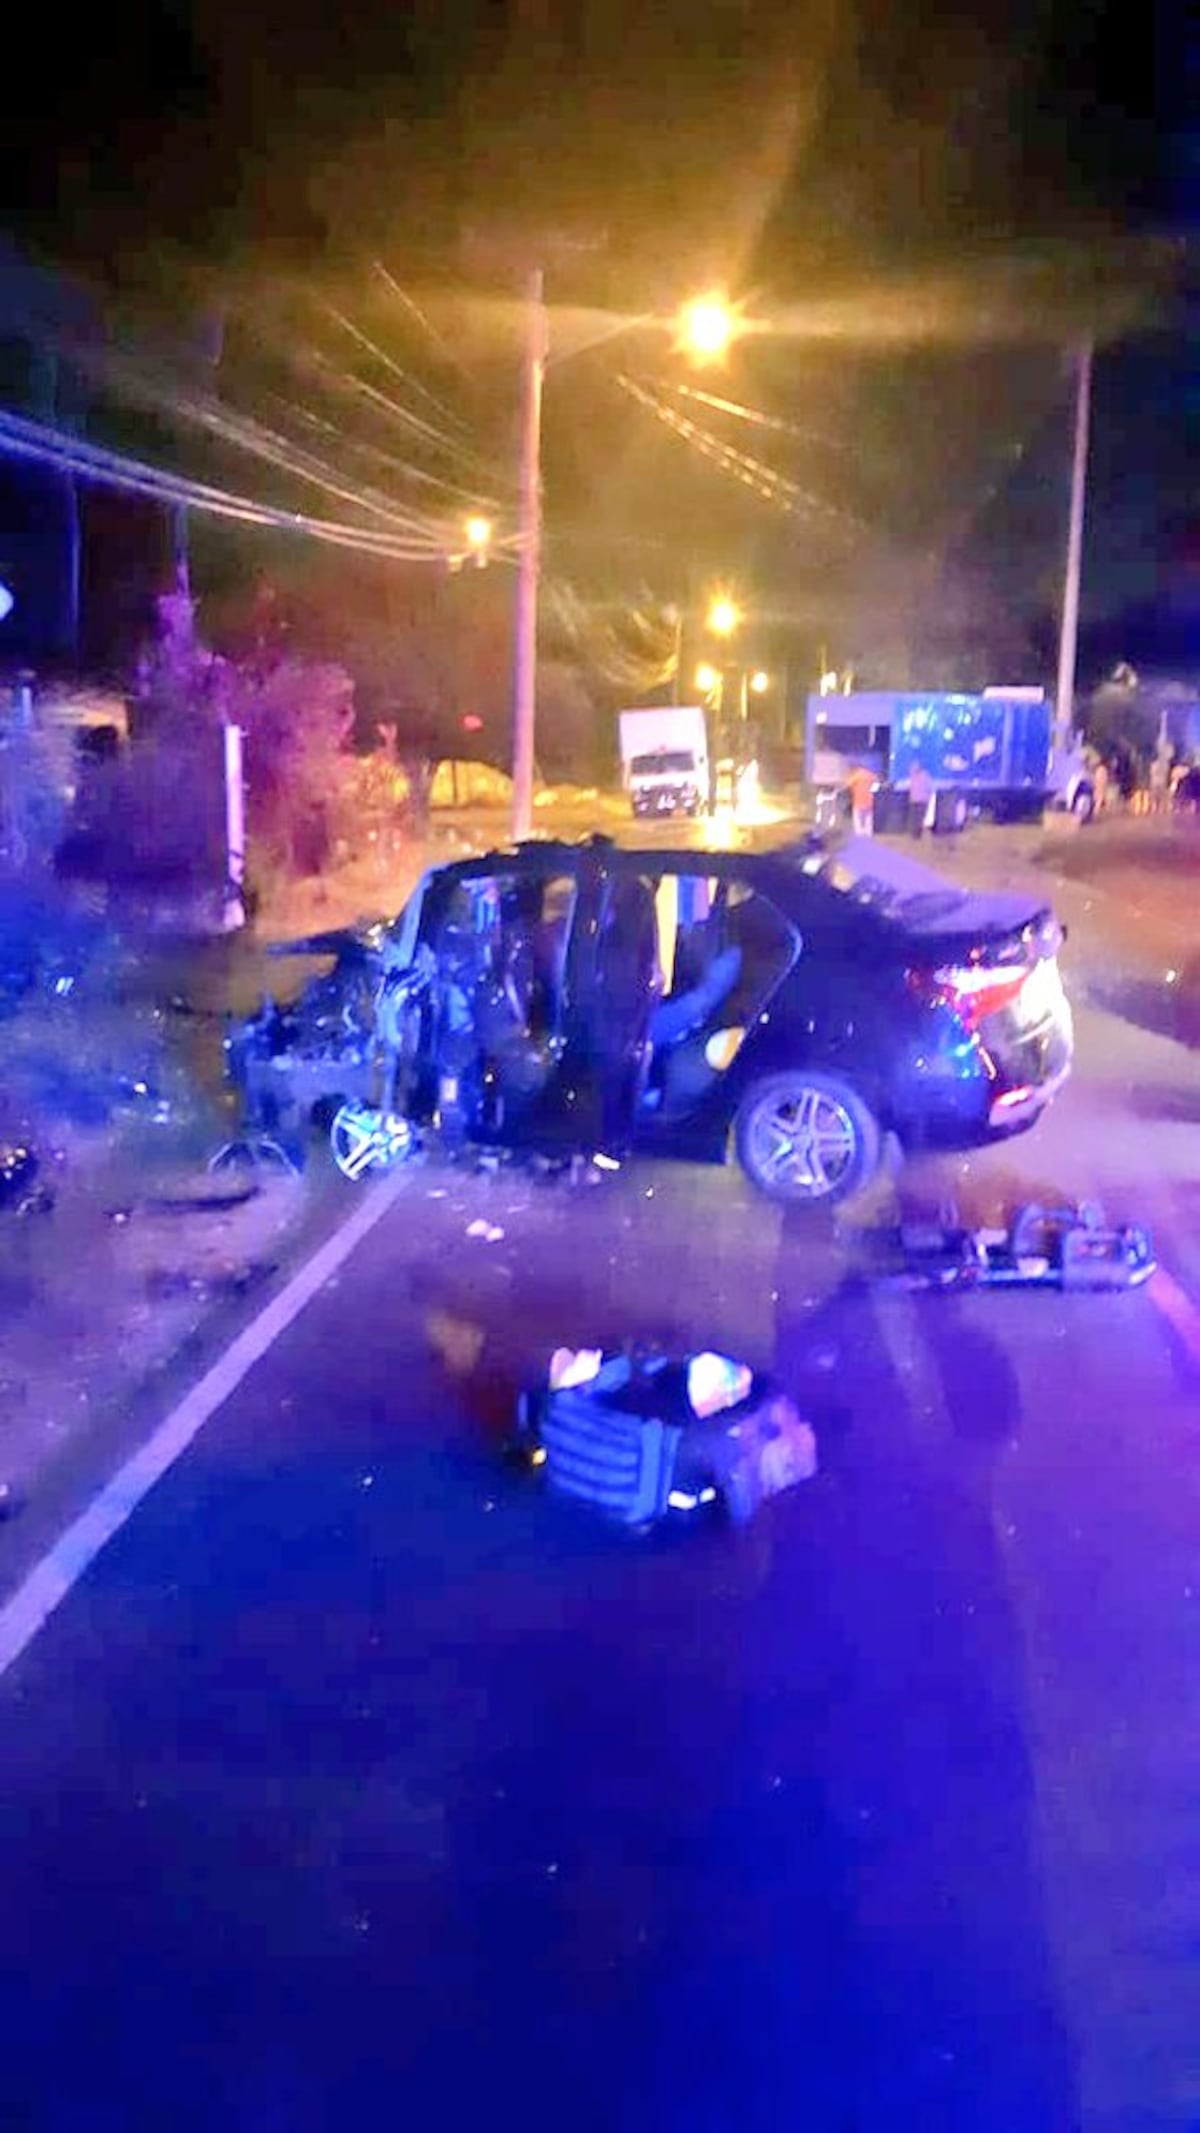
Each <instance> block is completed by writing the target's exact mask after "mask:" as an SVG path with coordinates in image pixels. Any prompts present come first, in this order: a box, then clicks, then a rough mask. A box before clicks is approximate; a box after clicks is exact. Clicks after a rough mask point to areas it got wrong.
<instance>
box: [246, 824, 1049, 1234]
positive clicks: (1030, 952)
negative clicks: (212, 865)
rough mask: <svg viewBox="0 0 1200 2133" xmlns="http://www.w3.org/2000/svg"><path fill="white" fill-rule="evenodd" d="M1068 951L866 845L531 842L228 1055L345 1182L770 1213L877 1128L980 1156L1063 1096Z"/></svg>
mask: <svg viewBox="0 0 1200 2133" xmlns="http://www.w3.org/2000/svg"><path fill="white" fill-rule="evenodd" d="M1062 937H1063V936H1062V930H1061V928H1060V927H1059V925H1058V924H1057V923H1056V921H1055V919H1054V916H1053V914H1052V912H1051V911H1050V910H1049V909H1048V908H1047V907H1046V906H1045V905H1044V904H1042V903H1040V902H1038V901H1037V900H1036V899H1034V898H1030V897H1023V896H1012V895H1004V896H1001V895H977V894H973V893H971V892H968V891H964V890H961V889H959V888H957V887H955V886H954V885H953V884H952V883H950V882H947V881H946V880H944V879H943V878H942V877H941V876H939V875H938V874H936V873H934V872H932V871H931V870H930V869H929V868H927V867H925V866H923V865H921V864H920V863H919V862H918V861H915V860H913V859H912V858H910V857H908V856H907V855H906V854H901V853H896V852H894V851H889V850H887V849H886V848H884V847H881V846H879V845H878V844H876V843H875V841H874V840H871V839H853V838H851V839H845V840H841V841H836V840H830V841H826V840H824V839H821V838H819V837H815V836H814V837H809V838H808V839H806V840H804V841H803V842H801V843H798V844H794V845H788V846H783V847H779V848H777V849H774V850H770V851H760V852H751V853H728V852H696V851H653V850H651V851H646V850H633V849H625V848H620V847H618V846H616V845H615V844H613V843H612V842H610V841H609V840H607V839H604V838H599V837H597V838H592V839H591V840H589V841H587V842H585V843H581V844H566V843H555V842H545V843H541V842H537V843H528V844H524V845H521V846H520V847H518V848H516V849H514V850H511V851H502V852H494V853H491V854H488V855H486V856H484V857H480V858H475V859H468V860H462V861H458V862H455V863H454V864H451V865H448V866H445V867H441V868H438V869H437V870H435V871H434V872H432V873H430V874H429V875H427V876H426V877H425V879H424V881H423V882H422V883H421V885H420V887H419V888H418V890H417V892H416V894H415V895H414V897H413V898H412V900H411V901H410V903H409V904H408V905H407V906H406V908H405V910H404V911H403V912H402V913H401V915H400V917H399V918H398V919H396V920H395V921H393V922H391V923H390V924H381V925H378V926H375V927H372V928H369V929H357V930H354V931H351V932H348V933H345V934H339V935H326V936H317V937H315V938H311V939H309V940H308V941H306V942H301V943H295V944H292V946H293V952H297V953H304V954H308V955H315V954H322V955H326V956H328V957H330V958H332V965H331V968H329V969H328V970H327V971H326V972H325V973H324V974H323V975H322V976H320V977H318V978H317V979H315V980H314V981H313V983H312V984H311V985H309V986H308V987H307V988H305V990H303V991H302V992H301V993H300V995H299V997H298V999H297V1000H296V1001H295V1003H294V1004H293V1005H292V1006H290V1007H283V1008H281V1007H278V1006H275V1005H273V1004H271V1003H268V1004H267V1006H266V1007H264V1009H263V1011H262V1013H261V1014H259V1015H258V1016H255V1017H253V1018H251V1019H250V1020H249V1021H248V1022H246V1023H243V1024H242V1025H241V1026H240V1027H239V1028H238V1029H237V1030H236V1031H234V1032H233V1033H232V1035H231V1037H230V1039H229V1063H230V1071H231V1075H232V1077H233V1079H234V1080H235V1081H236V1082H237V1083H238V1085H239V1086H240V1087H241V1089H242V1091H243V1095H244V1100H245V1104H246V1110H247V1119H248V1123H249V1127H250V1130H257V1131H269V1132H275V1133H279V1132H283V1131H298V1130H300V1129H301V1128H302V1127H304V1126H305V1125H306V1124H307V1123H308V1122H310V1121H315V1122H316V1123H317V1124H319V1125H321V1126H323V1127H325V1128H326V1129H327V1130H328V1131H329V1133H330V1135H331V1141H332V1146H333V1152H334V1155H335V1158H336V1159H337V1161H338V1163H339V1165H340V1167H341V1168H342V1169H343V1170H345V1171H346V1172H347V1173H348V1174H349V1175H352V1176H357V1175H361V1174H363V1173H365V1172H366V1171H368V1170H370V1169H375V1168H381V1167H384V1166H385V1165H386V1164H387V1163H388V1162H390V1161H394V1160H395V1159H396V1158H397V1156H398V1155H401V1154H403V1153H404V1152H406V1150H407V1149H408V1148H409V1147H410V1146H411V1145H412V1144H413V1137H414V1134H415V1135H419V1134H421V1133H422V1132H436V1133H437V1134H439V1135H440V1136H441V1137H442V1139H443V1140H444V1141H446V1142H449V1143H450V1144H456V1143H457V1144H462V1143H468V1142H469V1143H471V1144H474V1145H478V1146H484V1147H489V1146H490V1147H497V1148H505V1147H508V1148H512V1149H523V1150H529V1151H539V1152H543V1153H546V1154H548V1155H563V1156H568V1155H570V1154H572V1153H577V1152H583V1153H588V1154H594V1153H596V1152H599V1151H604V1152H605V1153H606V1154H607V1156H608V1157H609V1158H610V1159H615V1158H618V1157H622V1156H624V1155H626V1154H628V1153H631V1152H638V1151H644V1152H646V1153H648V1154H653V1155H657V1156H679V1157H684V1158H687V1159H690V1160H699V1161H707V1162H721V1161H724V1160H725V1159H726V1157H727V1154H728V1152H729V1150H730V1148H731V1147H732V1149H733V1150H734V1151H735V1152H736V1155H737V1158H738V1160H739V1161H740V1163H741V1165H742V1167H743V1169H744V1170H745V1171H746V1173H747V1175H748V1176H749V1177H750V1178H751V1179H752V1180H753V1182H754V1183H755V1185H757V1186H758V1187H759V1188H760V1189H761V1190H762V1191H764V1192H765V1193H767V1194H768V1195H769V1196H770V1197H772V1198H774V1199H777V1200H780V1201H784V1202H789V1203H794V1204H800V1205H812V1204H820V1203H826V1204H829V1203H832V1202H835V1201H837V1200H840V1199H842V1198H845V1197H846V1196H848V1195H849V1194H851V1193H853V1192H855V1191H857V1190H859V1189H860V1188H861V1187H863V1186H864V1185H866V1184H867V1183H868V1182H869V1180H870V1179H871V1177H872V1176H873V1174H874V1173H875V1171H876V1168H877V1166H878V1164H879V1162H880V1159H881V1151H882V1147H883V1144H884V1138H885V1136H886V1135H889V1134H894V1135H895V1136H896V1137H897V1139H898V1140H899V1142H900V1145H901V1147H902V1148H903V1149H905V1150H912V1149H916V1148H929V1147H942V1148H969V1147H975V1146H978V1145H980V1144H982V1143H984V1142H987V1141H991V1140H994V1139H997V1138H1001V1137H1004V1136H1007V1135H1010V1134H1014V1133H1017V1132H1020V1131H1022V1130H1024V1129H1025V1128H1027V1127H1029V1126H1031V1125H1033V1123H1034V1122H1035V1120H1036V1119H1037V1118H1038V1117H1039V1116H1040V1115H1041V1112H1042V1111H1043V1109H1044V1108H1045V1106H1046V1104H1047V1103H1048V1102H1049V1101H1050V1099H1051V1098H1052V1097H1053V1095H1054V1093H1055V1091H1056V1090H1057V1089H1058V1088H1060V1087H1061V1085H1062V1083H1063V1082H1064V1080H1065V1079H1066V1077H1067V1074H1068V1073H1069V1070H1070V1066H1071V1057H1072V1041H1073V1040H1072V1025H1071V1013H1070V1008H1069V1005H1068V1003H1067V999H1066V996H1065V994H1064V991H1063V987H1062V982H1061V979H1060V976H1059V970H1058V961H1057V956H1058V949H1059V946H1060V943H1061V941H1062Z"/></svg>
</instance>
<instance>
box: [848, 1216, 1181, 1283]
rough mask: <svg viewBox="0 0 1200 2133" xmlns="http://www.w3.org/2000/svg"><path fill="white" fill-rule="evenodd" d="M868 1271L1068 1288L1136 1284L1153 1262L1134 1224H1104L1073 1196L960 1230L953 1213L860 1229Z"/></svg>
mask: <svg viewBox="0 0 1200 2133" xmlns="http://www.w3.org/2000/svg"><path fill="white" fill-rule="evenodd" d="M860 1260H861V1262H862V1264H863V1271H864V1272H865V1273H866V1274H867V1276H868V1278H870V1279H872V1280H874V1281H875V1282H877V1283H882V1284H884V1285H886V1286H889V1287H894V1288H905V1289H961V1288H1026V1289H1028V1288H1048V1289H1058V1290H1068V1291H1072V1292H1076V1293H1080V1292H1090V1293H1098V1292H1103V1293H1111V1292H1112V1291H1113V1290H1119V1289H1136V1288H1140V1287H1141V1286H1142V1284H1143V1283H1144V1282H1146V1281H1148V1280H1149V1279H1150V1276H1151V1275H1152V1274H1153V1273H1154V1271H1155V1267H1156V1265H1157V1261H1156V1259H1155V1257H1154V1249H1153V1246H1152V1244H1151V1242H1150V1238H1149V1235H1148V1234H1147V1232H1146V1231H1145V1230H1144V1229H1142V1228H1141V1227H1140V1226H1139V1225H1137V1224H1136V1223H1123V1224H1120V1225H1117V1226H1116V1227H1113V1226H1111V1225H1109V1224H1108V1223H1107V1222H1106V1221H1105V1219H1104V1216H1103V1214H1102V1213H1101V1210H1100V1209H1099V1208H1098V1207H1095V1206H1093V1205H1091V1204H1089V1203H1083V1204H1081V1205H1079V1204H1076V1203H1075V1202H1073V1201H1068V1202H1064V1203H1063V1204H1061V1205H1059V1206H1041V1205H1038V1204H1036V1203H1035V1204H1031V1205H1030V1206H1028V1207H1023V1208H1020V1209H1019V1210H1018V1211H1017V1213H1016V1215H1015V1216H1014V1217H1013V1219H1012V1221H1011V1222H1010V1223H1009V1225H1008V1226H1007V1227H1006V1228H1001V1229H988V1228H983V1229H967V1228H964V1227H962V1226H960V1225H959V1224H957V1223H956V1222H955V1221H954V1219H953V1217H951V1218H949V1219H947V1220H944V1221H938V1222H925V1223H898V1224H894V1225H889V1226H887V1227H885V1228H879V1229H875V1230H870V1231H867V1232H865V1233H864V1237H863V1240H862V1244H861V1246H860Z"/></svg>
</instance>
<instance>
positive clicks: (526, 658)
mask: <svg viewBox="0 0 1200 2133" xmlns="http://www.w3.org/2000/svg"><path fill="white" fill-rule="evenodd" d="M525 303H526V328H525V365H524V373H523V381H522V394H521V514H520V527H521V546H520V550H519V553H518V556H517V614H516V626H515V629H514V633H513V634H514V640H515V641H514V648H513V772H512V777H513V836H514V838H516V839H518V840H519V839H520V838H522V837H528V835H529V832H530V830H531V829H532V827H533V731H534V718H535V715H536V703H537V614H538V591H539V588H540V584H541V574H542V388H543V386H544V384H545V378H546V356H547V352H548V349H547V326H546V302H545V275H544V274H543V271H542V269H541V267H534V269H533V271H532V272H531V274H530V276H529V280H528V283H527V284H526V290H525Z"/></svg>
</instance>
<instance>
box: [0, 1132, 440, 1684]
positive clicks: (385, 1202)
mask: <svg viewBox="0 0 1200 2133" xmlns="http://www.w3.org/2000/svg"><path fill="white" fill-rule="evenodd" d="M403 1183H404V1173H403V1171H401V1172H399V1173H397V1175H396V1176H395V1177H392V1178H387V1179H381V1180H380V1181H379V1182H378V1183H377V1184H375V1185H373V1186H372V1187H371V1188H370V1189H369V1192H368V1194H367V1196H366V1197H365V1198H364V1200H363V1202H362V1204H361V1206H359V1207H357V1208H356V1209H355V1210H354V1213H353V1214H351V1215H350V1216H348V1217H347V1219H346V1221H345V1222H343V1223H342V1225H341V1227H340V1228H339V1229H336V1230H335V1231H334V1233H333V1235H332V1237H329V1238H327V1239H326V1241H325V1243H324V1244H322V1245H321V1246H320V1247H319V1249H318V1250H317V1251H315V1252H314V1253H313V1255H312V1258H311V1259H308V1260H306V1261H305V1264H304V1265H303V1266H302V1267H301V1268H300V1270H299V1272H298V1273H296V1274H294V1275H293V1276H292V1279H291V1280H290V1281H289V1282H288V1283H287V1285H286V1287H284V1288H282V1289H281V1290H280V1292H279V1294H278V1296H275V1297H273V1298H272V1299H271V1302H270V1303H269V1304H266V1305H265V1306H264V1308H263V1309H262V1310H261V1311H260V1312H259V1314H258V1316H257V1318H255V1319H253V1320H252V1321H251V1323H250V1324H249V1325H248V1326H246V1327H244V1328H243V1330H242V1331H241V1333H239V1334H238V1336H237V1338H236V1340H233V1341H231V1342H230V1345H229V1346H228V1348H226V1349H225V1351H224V1353H223V1354H222V1355H220V1356H218V1358H217V1360H216V1362H215V1363H214V1364H213V1366H212V1368H211V1370H207V1371H206V1372H205V1374H204V1376H203V1377H202V1378H201V1379H200V1381H199V1383H198V1384H196V1385H193V1386H192V1388H191V1390H190V1392H186V1393H185V1394H184V1396H183V1398H182V1400H180V1401H179V1403H178V1405H177V1406H175V1407H173V1408H172V1410H171V1412H170V1414H168V1415H167V1416H165V1417H164V1419H163V1420H162V1421H161V1422H160V1423H159V1424H158V1425H157V1427H156V1428H155V1429H154V1430H152V1432H151V1434H150V1435H149V1436H148V1437H147V1439H146V1441H145V1443H144V1444H143V1445H141V1446H139V1448H138V1450H137V1451H136V1452H134V1453H133V1455H132V1457H131V1458H129V1459H127V1460H126V1461H125V1463H124V1465H123V1466H121V1467H119V1468H118V1470H117V1472H116V1473H115V1474H114V1475H113V1477H112V1479H111V1481H107V1482H106V1483H105V1484H104V1487H103V1488H102V1489H101V1490H100V1491H99V1493H98V1494H97V1495H96V1496H94V1497H93V1498H92V1501H91V1502H90V1504H89V1505H88V1506H87V1509H86V1510H85V1511H82V1512H81V1513H80V1515H79V1517H78V1518H76V1519H75V1520H74V1521H73V1522H72V1524H71V1525H69V1526H68V1527H67V1528H66V1530H65V1532H63V1533H62V1534H60V1536H59V1538H58V1539H57V1540H56V1541H55V1543H54V1545H53V1547H52V1548H50V1549H49V1550H48V1551H47V1553H46V1554H45V1555H43V1556H42V1557H41V1559H40V1561H38V1562H37V1563H35V1564H34V1567H33V1569H32V1570H31V1571H30V1572H29V1573H28V1575H27V1576H26V1577H25V1578H24V1579H23V1580H22V1582H21V1584H20V1585H18V1587H17V1589H16V1591H15V1592H14V1593H13V1595H12V1597H11V1599H9V1600H8V1601H7V1602H6V1603H5V1605H4V1606H3V1607H0V1675H4V1674H6V1673H7V1671H8V1669H9V1667H10V1666H12V1664H13V1662H14V1660H16V1659H19V1658H20V1655H21V1653H22V1652H23V1651H24V1650H25V1649H26V1647H27V1645H29V1644H31V1643H32V1642H33V1639H34V1638H35V1637H36V1635H37V1633H38V1631H39V1630H40V1629H41V1628H42V1626H43V1624H44V1623H45V1622H47V1621H48V1620H49V1618H50V1616H51V1615H52V1614H53V1613H54V1610H55V1608H56V1607H59V1606H60V1605H61V1603H62V1602H63V1600H65V1599H66V1597H67V1594H68V1593H69V1592H70V1590H71V1588H72V1586H74V1585H77V1584H78V1583H79V1580H80V1578H81V1577H82V1576H83V1574H84V1572H85V1571H86V1570H87V1569H88V1568H89V1567H90V1565H91V1564H92V1563H94V1562H95V1560H96V1557H97V1556H98V1555H99V1554H100V1551H101V1549H102V1548H104V1547H106V1546H107V1544H108V1542H109V1541H110V1540H111V1539H112V1538H113V1535H114V1534H115V1533H119V1532H120V1530H121V1527H122V1526H123V1525H124V1524H125V1522H126V1520H127V1519H129V1518H131V1517H132V1516H133V1513H134V1512H135V1511H136V1510H137V1507H138V1505H139V1504H140V1503H141V1501H142V1499H143V1497H144V1496H147V1495H148V1494H149V1492H150V1490H151V1489H152V1488H153V1487H154V1484H155V1482H156V1481H160V1480H161V1479H162V1477H163V1475H164V1474H165V1473H167V1471H168V1470H169V1468H171V1467H172V1466H174V1464H175V1462H176V1460H177V1459H179V1458H181V1457H182V1455H183V1453H184V1452H185V1451H186V1450H187V1448H188V1446H189V1444H191V1442H192V1440H193V1438H195V1437H196V1436H198V1435H199V1433H200V1431H201V1430H202V1429H203V1427H204V1425H205V1423H206V1422H207V1421H209V1420H210V1419H211V1417H212V1416H213V1415H215V1414H216V1412H217V1409H218V1408H219V1407H223V1406H224V1404H225V1402H226V1400H227V1399H228V1398H229V1396H230V1394H231V1393H232V1392H235V1391H236V1390H237V1387H238V1386H239V1385H240V1384H241V1382H242V1380H243V1378H245V1377H247V1376H248V1375H249V1373H250V1371H251V1370H253V1368H254V1365H255V1364H256V1363H258V1362H260V1361H261V1360H262V1358H263V1356H264V1355H265V1354H266V1353H267V1350H268V1349H269V1348H271V1347H273V1346H274V1344H275V1342H276V1341H277V1340H278V1339H279V1337H280V1335H281V1334H282V1333H286V1331H287V1329H288V1327H289V1326H290V1325H291V1324H292V1323H293V1321H294V1320H295V1319H297V1318H299V1316H300V1313H301V1312H302V1311H303V1310H305V1309H306V1308H307V1306H308V1305H309V1304H310V1303H311V1302H312V1300H313V1297H314V1296H315V1295H316V1294H317V1293H318V1291H319V1290H320V1289H322V1288H323V1287H324V1285H325V1283H326V1282H327V1281H328V1280H329V1278H330V1276H331V1275H333V1274H336V1273H337V1271H338V1269H339V1267H342V1266H344V1265H345V1263H346V1261H347V1259H349V1257H350V1256H351V1254H352V1253H353V1252H354V1251H356V1250H357V1248H358V1246H359V1245H360V1244H361V1243H362V1241H363V1238H364V1237H366V1236H368V1235H369V1233H370V1231H371V1230H373V1229H374V1227H375V1225H376V1223H377V1222H379V1221H380V1220H381V1219H382V1217H383V1216H384V1215H385V1214H386V1213H387V1211H388V1209H389V1208H390V1207H391V1205H392V1203H393V1202H394V1201H395V1199H396V1198H397V1197H398V1195H399V1192H400V1190H401V1187H402V1185H403Z"/></svg>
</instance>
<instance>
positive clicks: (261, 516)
mask: <svg viewBox="0 0 1200 2133" xmlns="http://www.w3.org/2000/svg"><path fill="white" fill-rule="evenodd" d="M0 453H2V454H5V455H7V456H8V457H9V458H13V459H23V460H27V461H32V462H34V463H36V464H41V465H49V466H54V467H58V468H61V469H63V470H65V471H68V472H70V473H73V474H78V475H80V476H82V477H83V478H84V479H86V480H89V481H93V482H96V483H97V484H99V485H101V486H105V487H109V488H114V489H119V490H124V491H126V492H128V493H131V494H134V495H140V496H146V497H148V498H150V499H152V500H153V501H155V502H158V503H170V504H186V505H187V506H188V507H189V509H192V510H197V511H204V512H207V513H210V514H211V515H213V516H215V517H218V518H226V519H232V520H235V521H238V522H240V523H242V524H248V525H254V526H260V527H264V528H274V529H277V530H279V531H283V532H289V533H302V534H305V535H307V536H309V537H310V538H312V539H315V540H321V541H328V542H332V543H333V544H335V545H337V546H339V547H343V548H353V549H356V550H358V551H359V552H360V553H362V554H367V555H376V556H381V557H384V558H387V559H389V560H392V561H400V562H441V561H445V559H446V549H445V547H444V546H439V545H438V544H436V543H435V542H434V541H433V540H432V539H429V540H426V541H424V542H422V543H420V544H417V543H416V542H407V543H406V542H403V541H401V540H399V539H398V538H396V537H394V536H389V535H388V534H384V533H375V532H374V531H372V529H371V528H369V527H363V526H356V525H353V524H351V523H350V522H349V521H345V520H338V519H321V518H314V517H313V516H312V515H311V514H310V513H307V512H301V511H285V510H281V509H279V508H277V507H276V506H274V505H270V504H262V503H259V502H258V501H257V500H256V499H255V498H253V497H248V496H241V495H239V494H237V493H236V492H235V491H232V490H228V489H220V488H217V487H216V486H215V485H214V484H212V483H210V482H199V481H193V480H191V479H190V478H189V477H187V476H184V475H177V474H171V473H169V472H167V471H165V470H164V469H162V468H159V467H154V466H151V465H149V464H148V463H147V462H146V461H144V460H138V459H134V458H131V457H130V456H129V455H128V454H127V453H123V452H115V451H110V450H109V449H108V448H107V447H106V446H101V445H92V444H87V443H85V442H84V441H83V440H82V439H81V438H78V437H75V436H72V435H71V434H70V433H69V432H68V431H64V430H57V429H55V428H53V427H52V426H50V425H48V424H45V423H40V422H31V421H29V420H27V419H26V418H25V417H24V416H19V415H13V414H9V413H7V412H4V411H0Z"/></svg>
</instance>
